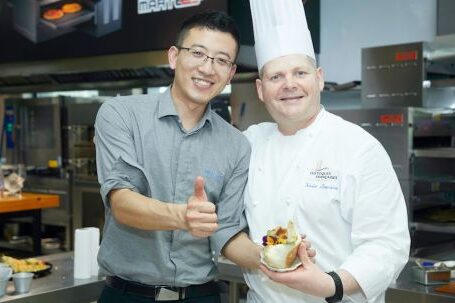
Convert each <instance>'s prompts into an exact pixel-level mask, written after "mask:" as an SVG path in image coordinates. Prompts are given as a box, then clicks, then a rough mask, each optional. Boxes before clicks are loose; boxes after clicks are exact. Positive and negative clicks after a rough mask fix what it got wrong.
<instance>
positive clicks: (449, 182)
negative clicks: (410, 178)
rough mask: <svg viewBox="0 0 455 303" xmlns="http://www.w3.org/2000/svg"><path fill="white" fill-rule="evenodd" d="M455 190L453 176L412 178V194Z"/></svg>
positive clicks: (454, 178)
mask: <svg viewBox="0 0 455 303" xmlns="http://www.w3.org/2000/svg"><path fill="white" fill-rule="evenodd" d="M448 191H455V177H451V178H428V179H425V178H419V179H415V180H414V194H415V195H425V194H431V193H437V192H448Z"/></svg>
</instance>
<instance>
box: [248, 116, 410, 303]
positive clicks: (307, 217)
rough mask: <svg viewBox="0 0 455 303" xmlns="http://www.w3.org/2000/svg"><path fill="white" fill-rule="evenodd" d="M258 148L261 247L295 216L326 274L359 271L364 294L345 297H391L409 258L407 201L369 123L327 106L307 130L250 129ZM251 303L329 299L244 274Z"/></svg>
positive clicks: (254, 233)
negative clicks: (362, 123)
mask: <svg viewBox="0 0 455 303" xmlns="http://www.w3.org/2000/svg"><path fill="white" fill-rule="evenodd" d="M245 135H246V136H247V137H248V139H249V141H250V143H251V145H252V154H251V162H250V171H249V176H248V185H247V190H246V192H245V212H246V217H247V220H248V225H249V230H250V231H249V233H250V238H251V239H252V240H253V241H254V242H255V243H258V244H261V243H262V236H264V235H265V234H266V231H267V230H268V229H272V228H274V227H276V226H277V225H281V226H286V224H287V222H288V220H293V221H294V222H295V223H296V225H297V227H298V230H299V231H300V232H301V233H303V234H306V235H307V238H308V239H309V240H310V241H311V243H312V247H313V248H315V249H316V251H317V255H316V264H317V265H318V266H319V267H320V268H321V269H322V270H324V271H332V270H336V269H339V268H342V269H344V270H346V271H348V272H349V273H351V274H352V275H353V276H354V278H355V279H356V280H357V282H358V283H359V285H360V287H361V288H362V290H363V294H362V293H361V292H360V293H357V294H356V295H353V296H347V295H345V296H344V298H343V302H374V303H380V302H384V296H385V291H386V289H387V287H388V286H389V285H390V284H391V283H392V282H393V281H394V280H395V279H396V278H397V277H398V274H399V273H400V272H401V270H402V269H403V267H404V265H405V264H406V262H407V260H408V256H409V246H410V238H409V231H408V220H407V211H406V204H405V201H404V198H403V194H402V192H401V188H400V185H399V182H398V179H397V177H396V174H395V172H394V170H393V167H392V164H391V161H390V158H389V156H388V155H387V153H386V151H385V150H384V148H383V147H382V146H381V144H380V143H379V142H378V141H377V140H376V139H375V138H374V137H373V136H371V135H370V134H368V133H367V132H366V131H364V130H363V129H362V128H361V127H359V126H357V125H355V124H352V123H350V122H347V121H345V120H343V119H342V118H340V117H338V116H336V115H333V114H331V113H329V112H327V111H325V110H324V109H322V110H321V112H320V113H319V114H318V116H317V118H316V120H315V121H314V122H313V123H312V124H311V125H310V126H309V127H307V128H305V129H302V130H300V131H298V132H297V133H296V134H295V135H293V136H283V135H282V134H281V133H280V132H279V131H278V128H277V125H276V124H275V123H261V124H259V125H254V126H251V127H249V128H248V130H246V131H245ZM244 277H245V280H246V282H247V284H248V286H249V287H250V291H249V292H248V302H250V303H251V302H257V303H264V302H286V303H292V302H299V303H301V302H325V300H324V299H323V298H316V297H313V296H309V295H306V294H304V293H302V292H299V291H297V290H293V289H290V288H288V287H286V286H283V285H280V284H277V283H275V282H272V281H271V280H269V279H267V278H266V277H265V276H264V275H263V274H262V273H261V272H260V271H253V270H248V271H245V272H244Z"/></svg>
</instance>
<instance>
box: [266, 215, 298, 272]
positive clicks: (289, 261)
mask: <svg viewBox="0 0 455 303" xmlns="http://www.w3.org/2000/svg"><path fill="white" fill-rule="evenodd" d="M301 242H302V237H301V236H300V234H299V233H298V231H297V229H296V227H295V225H294V223H293V222H292V221H289V222H288V226H287V228H284V227H281V226H278V227H275V228H274V229H271V230H268V231H267V235H265V236H264V237H263V238H262V245H263V246H264V249H263V250H262V252H261V262H262V263H263V264H264V265H265V266H266V267H267V268H268V269H270V270H273V271H279V272H284V271H291V270H294V269H296V268H297V267H299V266H300V265H301V264H302V262H300V259H299V258H298V257H297V252H298V250H299V245H300V243H301Z"/></svg>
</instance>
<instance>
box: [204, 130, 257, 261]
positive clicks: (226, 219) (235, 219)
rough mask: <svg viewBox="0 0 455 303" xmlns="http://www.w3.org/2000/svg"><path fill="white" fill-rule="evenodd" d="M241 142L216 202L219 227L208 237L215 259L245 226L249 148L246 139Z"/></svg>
mask: <svg viewBox="0 0 455 303" xmlns="http://www.w3.org/2000/svg"><path fill="white" fill-rule="evenodd" d="M242 139H243V138H242ZM241 142H242V144H241V146H239V154H238V157H237V159H238V161H237V165H236V167H235V169H234V170H233V173H232V175H231V176H230V178H229V179H228V181H227V182H226V183H225V185H224V188H223V192H222V194H221V196H220V199H219V202H218V203H217V215H218V224H219V228H218V230H217V231H216V232H215V233H214V234H213V235H212V236H211V237H210V244H211V248H212V251H214V253H215V259H217V258H218V256H219V255H220V252H221V250H222V249H223V247H224V245H225V244H226V243H227V242H228V241H229V239H231V238H232V237H233V236H235V235H236V234H237V233H239V232H240V231H242V230H244V229H245V228H246V227H247V222H246V219H245V208H244V204H243V195H244V191H245V186H246V181H247V178H248V166H249V162H250V151H251V149H250V146H249V144H248V142H247V141H246V139H245V140H242V141H241Z"/></svg>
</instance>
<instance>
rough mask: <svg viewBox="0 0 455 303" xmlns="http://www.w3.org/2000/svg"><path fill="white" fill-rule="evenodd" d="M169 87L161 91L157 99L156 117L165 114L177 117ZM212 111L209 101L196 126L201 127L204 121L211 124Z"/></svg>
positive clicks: (165, 115)
mask: <svg viewBox="0 0 455 303" xmlns="http://www.w3.org/2000/svg"><path fill="white" fill-rule="evenodd" d="M171 87H172V86H168V87H167V88H166V90H165V91H164V92H163V93H161V98H159V99H158V118H159V119H161V118H163V117H167V116H176V117H178V115H179V114H178V113H177V110H176V109H175V106H174V102H173V100H172V95H171ZM213 114H214V113H213V112H212V106H211V104H210V103H209V104H208V105H207V108H206V109H205V112H204V115H203V116H202V118H201V120H200V121H199V123H198V126H197V128H200V127H202V126H203V125H204V124H205V122H206V121H208V122H210V124H212V123H213V122H212V119H213Z"/></svg>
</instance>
